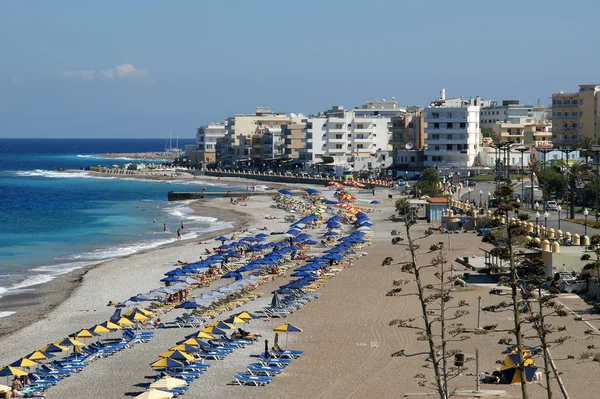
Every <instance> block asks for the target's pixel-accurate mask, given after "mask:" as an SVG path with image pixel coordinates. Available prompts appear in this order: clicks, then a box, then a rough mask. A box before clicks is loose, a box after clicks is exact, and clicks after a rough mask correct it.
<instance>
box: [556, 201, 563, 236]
mask: <svg viewBox="0 0 600 399" xmlns="http://www.w3.org/2000/svg"><path fill="white" fill-rule="evenodd" d="M556 210H557V211H558V229H559V230H560V211H562V208H561V206H560V205H559V206H557V207H556Z"/></svg>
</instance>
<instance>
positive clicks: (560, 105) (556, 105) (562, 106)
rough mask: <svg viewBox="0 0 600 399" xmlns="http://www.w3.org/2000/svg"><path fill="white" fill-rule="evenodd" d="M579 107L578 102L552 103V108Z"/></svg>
mask: <svg viewBox="0 0 600 399" xmlns="http://www.w3.org/2000/svg"><path fill="white" fill-rule="evenodd" d="M560 108H579V104H552V109H560Z"/></svg>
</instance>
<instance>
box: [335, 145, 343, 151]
mask: <svg viewBox="0 0 600 399" xmlns="http://www.w3.org/2000/svg"><path fill="white" fill-rule="evenodd" d="M335 148H336V150H341V149H342V148H343V145H342V144H336V145H335Z"/></svg>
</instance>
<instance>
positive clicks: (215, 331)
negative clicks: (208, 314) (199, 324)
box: [202, 327, 227, 335]
mask: <svg viewBox="0 0 600 399" xmlns="http://www.w3.org/2000/svg"><path fill="white" fill-rule="evenodd" d="M202 332H205V333H207V334H215V335H227V331H223V330H222V329H220V328H218V327H205V328H203V329H202Z"/></svg>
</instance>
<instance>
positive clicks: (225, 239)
mask: <svg viewBox="0 0 600 399" xmlns="http://www.w3.org/2000/svg"><path fill="white" fill-rule="evenodd" d="M215 241H222V242H225V241H229V238H227V237H224V236H221V237H217V238H215Z"/></svg>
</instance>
